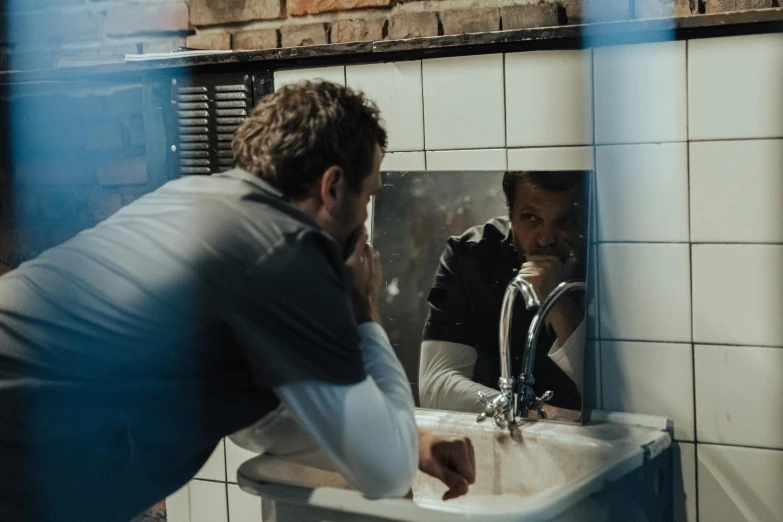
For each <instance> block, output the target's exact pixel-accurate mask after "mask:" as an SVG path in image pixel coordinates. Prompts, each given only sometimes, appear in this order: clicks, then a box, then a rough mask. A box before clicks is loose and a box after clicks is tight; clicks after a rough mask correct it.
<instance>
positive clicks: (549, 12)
mask: <svg viewBox="0 0 783 522" xmlns="http://www.w3.org/2000/svg"><path fill="white" fill-rule="evenodd" d="M500 17H501V19H502V24H503V29H504V30H507V29H529V28H531V27H553V26H556V25H560V24H561V23H563V22H565V20H566V17H565V10H564V9H563V7H562V6H561V5H559V4H537V5H514V6H507V7H502V8H501V9H500Z"/></svg>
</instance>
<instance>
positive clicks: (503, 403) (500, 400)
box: [476, 391, 513, 428]
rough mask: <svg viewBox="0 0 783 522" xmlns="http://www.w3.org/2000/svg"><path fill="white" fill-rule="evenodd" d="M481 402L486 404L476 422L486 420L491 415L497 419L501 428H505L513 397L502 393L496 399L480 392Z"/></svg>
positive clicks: (496, 421)
mask: <svg viewBox="0 0 783 522" xmlns="http://www.w3.org/2000/svg"><path fill="white" fill-rule="evenodd" d="M478 397H479V402H480V403H481V404H483V405H484V411H483V412H481V413H479V415H478V417H476V422H484V421H485V420H487V419H488V418H489V417H492V418H493V419H495V424H497V425H498V427H499V428H505V427H506V425H507V424H508V423H507V422H506V418H505V417H506V414H507V413H508V412H510V411H511V409H512V404H513V402H512V401H513V399H511V398H510V397H508V396H507V395H505V394H503V393H500V394H499V395H497V396H496V397H495V398H494V399H490V398H489V397H488V396H487V395H486V394H485V393H484V392H481V391H480V392H478Z"/></svg>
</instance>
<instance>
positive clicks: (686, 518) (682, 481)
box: [672, 442, 698, 522]
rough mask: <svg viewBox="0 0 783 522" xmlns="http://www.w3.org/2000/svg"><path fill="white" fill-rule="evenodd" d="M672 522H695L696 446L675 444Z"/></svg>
mask: <svg viewBox="0 0 783 522" xmlns="http://www.w3.org/2000/svg"><path fill="white" fill-rule="evenodd" d="M672 449H673V451H674V468H675V470H674V522H696V520H697V519H698V515H697V514H696V495H697V493H696V445H695V444H691V443H688V442H675V443H674V444H673V445H672Z"/></svg>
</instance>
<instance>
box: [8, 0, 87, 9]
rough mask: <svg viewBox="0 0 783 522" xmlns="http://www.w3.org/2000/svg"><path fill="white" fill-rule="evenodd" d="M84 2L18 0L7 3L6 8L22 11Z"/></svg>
mask: <svg viewBox="0 0 783 522" xmlns="http://www.w3.org/2000/svg"><path fill="white" fill-rule="evenodd" d="M81 3H84V0H17V1H15V2H13V1H12V2H10V3H6V6H5V8H6V9H7V10H9V11H21V10H32V9H42V8H44V7H60V6H66V5H75V4H81Z"/></svg>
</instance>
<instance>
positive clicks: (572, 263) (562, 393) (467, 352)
mask: <svg viewBox="0 0 783 522" xmlns="http://www.w3.org/2000/svg"><path fill="white" fill-rule="evenodd" d="M586 180H587V173H585V172H583V171H558V172H555V171H552V172H546V171H529V172H526V171H523V172H507V173H506V174H505V175H504V177H503V192H504V194H505V197H506V204H507V206H508V209H509V217H508V218H496V219H492V220H490V221H489V222H488V223H486V224H484V225H483V226H478V227H473V228H471V229H469V230H468V231H467V232H465V233H464V234H463V235H462V236H460V237H452V238H450V239H449V240H448V244H447V246H446V250H445V252H444V253H443V256H442V257H441V262H440V267H439V268H438V271H437V274H436V276H435V284H434V286H433V288H432V291H431V292H430V295H429V298H428V300H429V304H430V314H429V317H428V318H427V322H426V325H425V327H424V335H423V342H422V346H421V364H420V370H419V387H420V388H419V389H420V391H419V395H420V399H421V404H422V407H425V408H435V409H443V410H458V411H465V412H480V411H482V410H483V406H481V404H480V403H479V402H478V397H477V392H479V391H482V392H484V393H486V394H487V395H489V396H490V397H494V396H495V395H497V394H498V391H497V390H498V377H500V357H499V334H498V331H499V323H500V311H501V305H502V301H503V296H504V294H505V291H506V287H507V286H508V283H509V282H510V281H511V280H512V279H513V278H514V277H515V276H516V275H517V274H518V273H519V274H522V275H523V276H524V277H525V279H526V280H527V281H529V282H530V283H531V284H532V285H533V288H534V289H535V292H536V295H537V296H538V297H539V299H541V300H542V301H543V299H544V298H545V297H546V296H547V295H548V294H549V293H550V292H551V291H552V290H553V289H554V288H555V287H556V286H557V285H558V284H559V283H561V282H563V281H566V280H569V279H573V278H581V279H583V278H584V271H585V269H584V266H585V265H584V262H583V259H584V250H585V249H584V246H583V244H584V234H585V223H586V207H587V205H586V202H587V193H586V187H587V182H586ZM534 312H535V310H533V311H530V310H527V309H526V308H525V305H524V303H523V300H522V299H517V302H516V303H515V306H514V310H513V317H512V321H511V328H512V330H511V338H510V348H511V354H512V376H514V377H516V376H518V375H519V373H520V371H521V359H522V351H523V350H522V349H523V347H524V343H525V339H526V337H527V331H528V329H529V327H530V322H531V320H532V318H533V315H534ZM583 316H584V311H583V306H582V305H581V302H580V301H578V300H576V297H575V296H574V294H568V295H566V296H564V297H563V298H561V300H560V301H559V303H558V304H557V305H556V306H555V307H554V308H553V309H552V311H551V312H550V314H549V316H548V319H549V321H548V323H549V324H548V328H544V331H542V334H541V336H540V339H539V344H538V350H537V353H536V359H535V372H534V375H535V385H534V389H535V391H536V394H537V395H538V396H541V395H542V394H543V393H544V392H545V391H547V390H551V391H554V397H553V399H552V400H551V401H550V403H549V405H548V406H547V408H546V409H547V410H548V413H550V414H554V415H566V416H567V415H568V414H567V413H564V410H572V411H581V396H582V368H583V361H584V355H583V350H584V335H585V332H584V321H583ZM546 330H550V331H551V334H550V332H547V331H546ZM550 347H551V349H550Z"/></svg>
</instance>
